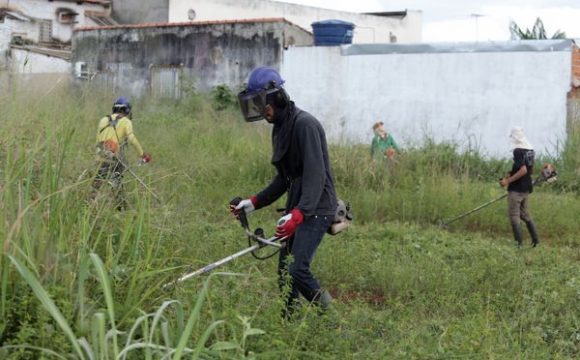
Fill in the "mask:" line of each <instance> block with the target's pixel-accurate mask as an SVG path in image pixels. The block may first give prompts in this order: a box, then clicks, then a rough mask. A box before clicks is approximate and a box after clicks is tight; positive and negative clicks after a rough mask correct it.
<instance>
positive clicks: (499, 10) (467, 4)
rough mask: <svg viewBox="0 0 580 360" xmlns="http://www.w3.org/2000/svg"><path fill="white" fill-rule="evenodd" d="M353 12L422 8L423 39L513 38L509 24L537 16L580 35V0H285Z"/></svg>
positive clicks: (549, 26)
mask: <svg viewBox="0 0 580 360" xmlns="http://www.w3.org/2000/svg"><path fill="white" fill-rule="evenodd" d="M283 2H287V3H295V4H302V5H310V6H316V7H322V8H328V9H335V10H344V11H352V12H372V11H400V10H405V9H409V10H421V11H422V12H423V41H424V42H446V41H450V42H453V41H486V40H495V41H501V40H509V38H510V33H509V23H510V21H512V20H513V21H515V22H516V23H517V24H518V25H519V26H520V27H521V28H523V29H525V28H528V27H529V28H531V27H532V26H533V24H534V22H535V20H536V18H537V17H540V18H541V19H542V21H543V22H544V27H545V28H546V31H547V32H548V35H549V36H551V35H552V34H553V33H555V32H556V31H557V30H560V31H564V32H565V33H566V35H567V37H568V38H580V0H487V1H475V0H357V1H352V0H283Z"/></svg>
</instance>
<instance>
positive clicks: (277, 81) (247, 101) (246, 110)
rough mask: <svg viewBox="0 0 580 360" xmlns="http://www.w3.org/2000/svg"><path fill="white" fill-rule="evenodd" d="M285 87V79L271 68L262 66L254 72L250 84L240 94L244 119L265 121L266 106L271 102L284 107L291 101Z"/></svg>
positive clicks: (239, 98) (239, 99)
mask: <svg viewBox="0 0 580 360" xmlns="http://www.w3.org/2000/svg"><path fill="white" fill-rule="evenodd" d="M283 85H284V79H282V77H281V76H280V74H279V73H278V71H276V70H275V69H273V68H271V67H267V66H261V67H258V68H256V69H254V70H252V72H251V73H250V78H249V79H248V84H247V85H246V87H245V89H244V90H242V91H241V92H240V93H239V94H238V101H239V103H240V109H241V111H242V114H243V115H244V119H246V121H256V120H261V119H263V118H264V112H265V109H266V105H268V104H269V103H271V102H274V103H275V104H276V105H277V106H280V107H283V106H284V104H286V103H287V102H288V101H289V98H288V94H287V93H286V91H285V90H284V87H283Z"/></svg>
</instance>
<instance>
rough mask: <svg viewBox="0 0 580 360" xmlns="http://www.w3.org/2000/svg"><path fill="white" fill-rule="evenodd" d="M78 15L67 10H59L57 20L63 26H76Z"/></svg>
mask: <svg viewBox="0 0 580 360" xmlns="http://www.w3.org/2000/svg"><path fill="white" fill-rule="evenodd" d="M77 15H78V13H76V12H74V11H73V10H71V9H67V8H58V9H57V10H56V18H57V19H58V22H59V23H61V24H74V23H75V17H76V16H77Z"/></svg>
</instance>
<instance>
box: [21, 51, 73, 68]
mask: <svg viewBox="0 0 580 360" xmlns="http://www.w3.org/2000/svg"><path fill="white" fill-rule="evenodd" d="M10 52H11V55H12V60H11V62H10V67H11V69H10V70H11V72H12V73H13V74H57V73H59V74H69V73H70V72H71V63H70V62H69V61H66V60H63V59H60V58H56V57H52V56H47V55H42V54H37V53H33V52H30V51H27V50H20V49H12V50H11V51H10Z"/></svg>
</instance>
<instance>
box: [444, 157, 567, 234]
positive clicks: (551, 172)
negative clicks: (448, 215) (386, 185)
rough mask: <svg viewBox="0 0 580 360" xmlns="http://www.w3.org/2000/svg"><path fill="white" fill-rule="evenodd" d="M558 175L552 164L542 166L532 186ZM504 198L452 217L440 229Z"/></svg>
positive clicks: (498, 198) (549, 181)
mask: <svg viewBox="0 0 580 360" xmlns="http://www.w3.org/2000/svg"><path fill="white" fill-rule="evenodd" d="M557 175H558V173H557V172H556V168H555V167H554V165H552V164H544V167H543V168H542V171H541V172H540V174H539V175H538V177H537V178H536V180H534V182H533V184H534V185H539V184H541V183H543V182H547V183H553V182H554V181H556V180H557V177H556V176H557ZM506 196H508V193H505V194H503V195H501V196H500V197H497V198H495V199H493V200H490V201H488V202H486V203H485V204H481V205H479V206H478V207H476V208H475V209H472V210H469V211H468V212H466V213H463V214H461V215H459V216H456V217H454V218H453V219H451V220H448V221H446V222H444V223H443V224H441V227H443V228H445V227H447V226H449V224H451V223H454V222H456V221H457V220H461V219H463V218H464V217H466V216H468V215H471V214H473V213H474V212H477V211H479V210H481V209H483V208H486V207H488V206H489V205H491V204H494V203H496V202H498V201H500V200H501V199H503V198H505V197H506Z"/></svg>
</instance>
